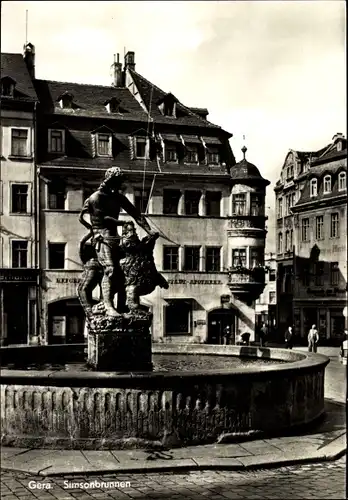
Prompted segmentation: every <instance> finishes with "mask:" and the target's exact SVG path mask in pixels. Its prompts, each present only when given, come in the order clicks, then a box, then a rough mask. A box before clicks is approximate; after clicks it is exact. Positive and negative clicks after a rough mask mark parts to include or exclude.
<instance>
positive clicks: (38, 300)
mask: <svg viewBox="0 0 348 500" xmlns="http://www.w3.org/2000/svg"><path fill="white" fill-rule="evenodd" d="M36 113H37V102H35V103H34V117H33V127H34V146H35V147H34V242H35V243H34V248H35V269H38V270H39V273H38V277H37V282H36V332H35V333H36V336H37V337H38V339H40V333H41V332H40V315H41V288H40V284H41V275H40V259H39V250H40V245H39V237H40V193H39V188H40V184H39V177H38V173H39V172H38V169H37V120H36ZM39 343H40V341H39Z"/></svg>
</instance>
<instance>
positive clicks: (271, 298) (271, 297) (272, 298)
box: [269, 292, 276, 304]
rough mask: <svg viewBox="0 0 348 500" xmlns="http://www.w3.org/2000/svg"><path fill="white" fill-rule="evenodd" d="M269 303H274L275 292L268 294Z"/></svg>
mask: <svg viewBox="0 0 348 500" xmlns="http://www.w3.org/2000/svg"><path fill="white" fill-rule="evenodd" d="M269 303H270V304H275V303H276V293H275V292H269Z"/></svg>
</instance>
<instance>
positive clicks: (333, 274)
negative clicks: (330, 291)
mask: <svg viewBox="0 0 348 500" xmlns="http://www.w3.org/2000/svg"><path fill="white" fill-rule="evenodd" d="M339 281H340V269H339V266H338V262H331V263H330V282H331V285H333V286H337V285H338V284H339Z"/></svg>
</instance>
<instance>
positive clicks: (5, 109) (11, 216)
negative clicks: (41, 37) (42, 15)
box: [0, 44, 39, 345]
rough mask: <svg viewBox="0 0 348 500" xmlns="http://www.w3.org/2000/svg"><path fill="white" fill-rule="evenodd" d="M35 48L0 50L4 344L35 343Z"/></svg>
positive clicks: (0, 337)
mask: <svg viewBox="0 0 348 500" xmlns="http://www.w3.org/2000/svg"><path fill="white" fill-rule="evenodd" d="M34 59H35V51H34V47H33V46H32V45H31V44H28V45H26V46H25V47H24V55H22V54H9V53H2V54H1V136H0V147H1V165H0V343H1V345H7V344H27V343H31V342H34V341H36V337H37V330H38V324H37V319H38V314H37V313H38V310H37V304H38V300H39V295H38V275H39V270H38V253H37V241H38V239H37V225H36V211H35V200H36V190H37V185H36V175H35V108H36V104H37V96H36V92H35V89H34V87H33V84H32V77H33V76H34V68H35V65H34V63H35V60H34Z"/></svg>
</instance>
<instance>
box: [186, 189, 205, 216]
mask: <svg viewBox="0 0 348 500" xmlns="http://www.w3.org/2000/svg"><path fill="white" fill-rule="evenodd" d="M200 199H201V192H200V191H185V214H186V215H198V211H199V200H200Z"/></svg>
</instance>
